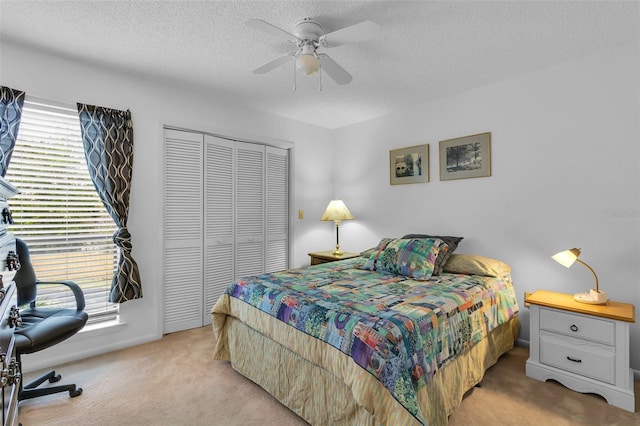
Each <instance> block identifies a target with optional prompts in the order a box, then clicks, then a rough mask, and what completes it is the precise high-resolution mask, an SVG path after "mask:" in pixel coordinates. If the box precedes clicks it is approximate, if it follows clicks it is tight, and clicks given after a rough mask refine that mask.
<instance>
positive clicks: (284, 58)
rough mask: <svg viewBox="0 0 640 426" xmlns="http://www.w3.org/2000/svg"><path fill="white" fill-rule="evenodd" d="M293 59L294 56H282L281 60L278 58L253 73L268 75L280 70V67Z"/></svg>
mask: <svg viewBox="0 0 640 426" xmlns="http://www.w3.org/2000/svg"><path fill="white" fill-rule="evenodd" d="M292 58H293V55H292V54H287V55H284V56H280V57H279V58H276V59H274V60H273V61H271V62H267V63H266V64H264V65H263V66H261V67H258V68H256V69H255V70H253V73H254V74H266V73H268V72H269V71H271V70H274V69H276V68H278V67H279V66H280V65H283V64H285V63H286V62H288V61H290V60H291V59H292Z"/></svg>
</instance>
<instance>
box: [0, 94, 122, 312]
mask: <svg viewBox="0 0 640 426" xmlns="http://www.w3.org/2000/svg"><path fill="white" fill-rule="evenodd" d="M5 177H6V179H7V180H8V181H9V182H11V184H12V185H14V186H15V187H16V188H18V190H19V191H20V193H19V194H18V195H16V196H14V197H12V198H11V199H10V200H9V204H10V205H11V211H12V212H13V218H14V221H15V224H14V225H12V226H11V228H10V229H11V231H12V232H13V233H14V234H15V236H16V237H17V238H21V239H23V240H24V241H25V242H26V243H27V244H28V245H29V248H30V253H31V260H32V263H33V266H34V268H35V270H36V273H37V275H38V279H40V280H41V281H60V280H71V281H74V282H76V283H77V284H78V285H80V286H81V287H82V290H83V292H84V295H85V300H86V305H87V307H86V311H87V313H88V314H89V322H97V321H103V320H108V319H113V318H115V317H116V316H117V314H118V305H117V304H113V303H109V291H110V288H111V281H112V279H113V273H114V271H115V269H116V267H117V260H118V251H117V248H116V246H115V245H114V244H113V240H112V236H113V233H114V232H115V231H116V226H115V224H114V223H113V220H112V219H111V217H110V216H109V214H108V213H107V211H106V210H105V208H104V205H103V204H102V201H101V200H100V197H99V196H98V194H97V192H96V190H95V187H94V186H93V182H92V181H91V178H90V176H89V171H88V170H87V164H86V160H85V158H84V151H83V146H82V138H81V135H80V123H79V120H78V112H77V110H76V108H75V105H62V104H54V103H52V102H50V101H41V100H38V99H34V98H30V97H27V98H26V99H25V102H24V107H23V112H22V120H21V123H20V130H19V132H18V140H17V141H16V146H15V148H14V151H13V154H12V156H11V162H10V164H9V168H8V170H7V174H6V176H5ZM43 296H45V297H44V298H43ZM39 298H40V299H43V301H42V302H41V304H49V305H53V304H55V305H66V304H67V303H69V306H73V301H74V298H73V294H72V293H71V292H70V291H68V290H66V287H64V286H59V287H58V286H43V287H41V288H40V289H39Z"/></svg>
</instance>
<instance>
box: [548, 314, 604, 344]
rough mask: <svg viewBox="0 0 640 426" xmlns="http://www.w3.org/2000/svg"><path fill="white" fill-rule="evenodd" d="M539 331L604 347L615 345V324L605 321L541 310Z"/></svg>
mask: <svg viewBox="0 0 640 426" xmlns="http://www.w3.org/2000/svg"><path fill="white" fill-rule="evenodd" d="M540 329H541V330H548V331H553V332H556V333H561V334H564V335H567V336H571V337H577V338H580V339H588V340H591V341H593V342H599V343H604V344H605V345H611V346H613V345H614V344H615V342H614V334H615V333H614V331H615V324H614V322H613V321H609V320H606V319H599V318H595V317H586V316H582V315H576V314H569V313H564V312H559V311H556V310H551V309H546V308H541V309H540Z"/></svg>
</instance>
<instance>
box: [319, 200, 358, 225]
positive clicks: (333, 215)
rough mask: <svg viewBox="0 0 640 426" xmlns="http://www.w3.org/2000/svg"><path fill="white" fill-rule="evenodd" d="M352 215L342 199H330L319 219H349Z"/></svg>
mask: <svg viewBox="0 0 640 426" xmlns="http://www.w3.org/2000/svg"><path fill="white" fill-rule="evenodd" d="M350 219H353V215H352V214H351V212H350V211H349V209H348V208H347V206H346V205H345V204H344V203H343V202H342V200H331V202H330V203H329V205H328V206H327V208H326V210H325V211H324V213H323V214H322V217H321V218H320V220H350Z"/></svg>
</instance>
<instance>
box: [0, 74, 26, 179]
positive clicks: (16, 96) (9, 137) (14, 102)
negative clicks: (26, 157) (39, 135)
mask: <svg viewBox="0 0 640 426" xmlns="http://www.w3.org/2000/svg"><path fill="white" fill-rule="evenodd" d="M23 104H24V92H22V91H20V90H15V89H11V88H9V87H4V86H0V175H2V177H4V175H5V174H6V173H7V169H8V168H9V162H10V161H11V154H12V153H13V147H14V146H16V139H17V138H18V129H19V128H20V117H21V116H22V105H23Z"/></svg>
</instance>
